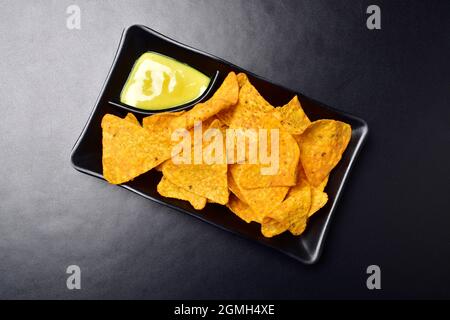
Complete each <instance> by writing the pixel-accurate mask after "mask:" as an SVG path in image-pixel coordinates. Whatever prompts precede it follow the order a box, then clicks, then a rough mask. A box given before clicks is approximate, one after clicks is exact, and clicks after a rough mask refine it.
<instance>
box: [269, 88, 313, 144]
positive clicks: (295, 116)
mask: <svg viewBox="0 0 450 320" xmlns="http://www.w3.org/2000/svg"><path fill="white" fill-rule="evenodd" d="M274 115H275V116H276V117H277V118H278V119H279V120H280V122H281V125H282V126H283V128H285V129H286V130H287V131H288V132H289V133H290V134H293V135H294V134H302V133H303V131H305V129H306V128H307V127H308V126H309V125H310V124H311V121H310V120H309V118H308V116H307V115H306V114H305V112H304V111H303V108H302V106H301V104H300V101H299V100H298V97H297V96H295V97H294V98H292V100H291V101H289V102H288V103H287V104H285V105H284V106H282V107H279V108H275V110H274Z"/></svg>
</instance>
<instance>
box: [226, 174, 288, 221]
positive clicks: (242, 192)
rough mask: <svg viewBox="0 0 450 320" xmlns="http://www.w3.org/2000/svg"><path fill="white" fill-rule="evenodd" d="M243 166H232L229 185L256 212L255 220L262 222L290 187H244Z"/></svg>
mask: <svg viewBox="0 0 450 320" xmlns="http://www.w3.org/2000/svg"><path fill="white" fill-rule="evenodd" d="M241 170H242V167H241V166H230V172H231V174H230V175H229V182H228V183H229V186H230V189H231V191H232V192H233V193H234V194H236V195H237V196H238V197H239V198H240V199H241V200H242V201H244V202H245V203H247V204H248V205H249V206H250V208H251V209H252V210H253V212H254V213H255V214H256V217H255V219H254V221H257V222H261V221H262V219H263V218H264V217H265V216H266V215H268V214H269V213H271V212H272V211H273V210H274V209H275V208H276V207H277V206H278V205H279V204H280V203H281V202H282V201H283V199H284V198H285V196H286V194H287V193H288V191H289V187H270V188H258V189H244V188H242V186H241V185H240V180H241V174H242V171H241Z"/></svg>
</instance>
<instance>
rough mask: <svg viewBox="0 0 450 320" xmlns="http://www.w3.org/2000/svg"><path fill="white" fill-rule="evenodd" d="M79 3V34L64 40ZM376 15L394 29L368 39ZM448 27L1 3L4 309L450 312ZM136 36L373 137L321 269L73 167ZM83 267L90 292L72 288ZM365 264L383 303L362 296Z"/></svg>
mask: <svg viewBox="0 0 450 320" xmlns="http://www.w3.org/2000/svg"><path fill="white" fill-rule="evenodd" d="M425 2H426V3H425ZM70 4H77V5H79V6H80V8H81V27H82V29H81V30H69V29H67V28H66V17H67V14H66V13H65V11H66V8H67V6H68V5H70ZM369 4H378V5H379V6H380V7H381V10H382V30H377V31H370V30H368V29H367V28H366V18H367V16H368V15H367V14H366V13H365V10H366V8H367V6H368V5H369ZM449 12H450V3H449V2H448V1H378V0H377V1H306V0H305V1H292V2H291V1H214V2H212V1H211V2H210V1H126V2H125V1H81V0H79V1H60V0H58V1H12V0H11V1H1V2H0V75H1V81H0V97H1V98H0V99H1V100H0V101H1V107H2V114H1V118H0V150H1V153H0V154H1V156H0V164H1V165H0V177H1V181H0V298H64V299H72V298H428V297H435V298H449V297H450V273H449V270H450V250H449V249H450V231H449V229H450V213H449V204H450V203H449V202H450V201H449V195H448V186H449V176H450V175H449V161H450V157H449V151H448V148H449V142H450V138H449V120H450V112H449V107H450V103H449V102H450V63H449V56H450V43H449V40H450V39H449V36H450V25H449V24H450V23H449V18H448V15H449ZM137 23H139V24H144V25H147V26H149V27H151V28H153V29H155V30H157V31H159V32H161V33H163V34H165V35H167V36H169V37H172V38H174V39H176V40H178V41H180V42H183V43H186V44H188V45H190V46H193V47H196V48H199V49H201V50H203V51H206V52H209V53H212V54H214V55H217V56H219V57H222V58H224V59H226V60H228V61H230V62H232V63H235V64H237V65H239V66H241V67H243V68H245V69H248V70H250V71H253V72H255V73H256V74H259V75H261V76H263V77H266V78H268V79H271V80H272V81H274V82H276V83H280V84H282V85H285V86H287V87H290V88H292V89H295V90H298V91H300V92H303V93H304V94H306V95H308V96H310V97H312V98H315V99H317V100H320V101H322V102H324V103H326V104H328V105H331V106H334V107H336V108H339V109H341V110H344V111H347V112H350V113H353V114H355V115H357V116H360V117H362V118H364V119H365V120H367V122H368V123H369V126H370V130H371V132H370V136H369V139H368V142H367V144H366V146H365V148H364V149H363V152H362V154H361V156H360V158H359V159H358V161H357V164H356V166H355V169H354V171H353V172H352V174H351V176H350V179H349V183H348V185H347V187H346V190H345V192H344V194H343V196H342V201H341V202H340V204H339V207H338V210H337V212H336V214H335V219H334V220H333V223H332V226H331V231H330V233H329V235H328V238H327V241H326V244H325V250H324V253H323V256H322V258H321V259H320V260H319V263H318V264H316V265H313V266H305V265H302V264H300V263H299V262H296V261H294V260H293V259H290V258H288V257H286V256H284V255H282V254H280V253H277V252H275V251H272V250H271V249H268V248H265V247H262V246H260V245H258V244H255V243H252V242H250V241H248V240H244V239H241V238H239V237H237V236H234V235H231V234H228V233H226V232H224V231H221V230H219V229H217V228H215V227H213V226H210V225H207V224H205V223H202V222H200V221H198V220H196V219H192V218H191V217H189V216H186V215H183V214H180V213H177V212H175V211H174V210H171V209H168V208H165V207H162V206H160V205H158V204H155V203H152V202H151V201H148V200H145V199H143V198H141V197H139V196H138V195H136V194H134V193H131V192H129V191H127V190H124V189H121V188H118V187H115V186H112V185H108V184H106V183H104V182H103V181H100V180H98V179H95V178H92V177H89V176H86V175H83V174H81V173H79V172H77V171H75V170H74V169H73V168H72V167H71V166H70V161H69V155H70V151H71V148H72V146H73V144H74V143H75V140H76V139H77V137H78V135H79V133H80V132H81V130H82V128H83V126H84V124H85V122H86V120H87V118H88V116H89V113H90V110H91V108H92V107H93V105H94V102H95V100H96V98H97V95H98V93H99V92H100V89H101V86H102V84H103V81H104V79H105V78H106V75H107V72H108V70H109V67H110V65H111V62H112V60H113V57H114V53H115V51H116V47H117V45H118V42H119V39H120V35H121V32H122V29H123V28H124V27H126V26H128V25H131V24H137ZM71 264H77V265H79V266H80V267H81V270H82V290H79V291H69V290H67V289H66V277H67V275H66V274H65V270H66V267H67V266H68V265H71ZM370 264H377V265H379V266H380V267H381V271H382V290H380V291H369V290H367V288H366V284H365V281H366V277H367V275H366V273H365V270H366V267H367V266H368V265H370Z"/></svg>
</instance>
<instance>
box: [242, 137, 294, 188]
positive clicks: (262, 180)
mask: <svg viewBox="0 0 450 320" xmlns="http://www.w3.org/2000/svg"><path fill="white" fill-rule="evenodd" d="M278 137H279V139H278V141H279V144H278V158H275V159H272V161H271V163H269V164H260V163H258V164H251V163H244V164H235V165H233V166H240V167H242V168H241V170H242V173H241V176H240V183H241V186H242V188H246V189H254V188H268V187H286V186H294V185H295V184H296V182H297V167H298V162H299V158H300V151H299V148H298V145H297V143H296V141H295V139H294V138H293V137H292V136H291V135H290V134H289V133H288V132H286V131H284V130H279V131H278ZM267 141H268V145H269V146H270V138H268V139H267ZM270 152H273V150H270V148H269V153H270ZM275 162H277V165H276V164H275ZM270 168H271V169H272V170H269V169H270ZM263 170H266V171H265V172H264V171H263ZM271 171H273V172H271Z"/></svg>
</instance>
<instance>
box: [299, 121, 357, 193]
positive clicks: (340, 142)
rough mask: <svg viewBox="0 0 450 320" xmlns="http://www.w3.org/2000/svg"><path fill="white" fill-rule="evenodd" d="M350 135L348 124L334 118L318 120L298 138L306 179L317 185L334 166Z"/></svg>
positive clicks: (350, 130)
mask: <svg viewBox="0 0 450 320" xmlns="http://www.w3.org/2000/svg"><path fill="white" fill-rule="evenodd" d="M351 135H352V129H351V127H350V125H348V124H346V123H344V122H341V121H335V120H318V121H315V122H313V123H311V125H310V126H309V127H308V128H307V129H306V130H305V132H303V134H302V135H301V138H300V160H301V163H302V166H303V168H304V169H305V173H306V176H307V178H308V181H309V182H310V183H311V184H312V185H313V186H318V185H319V184H320V183H321V182H322V181H323V180H324V179H325V178H326V177H327V176H328V175H329V174H330V171H331V170H332V169H333V168H334V167H335V166H336V164H337V163H338V162H339V160H340V159H341V157H342V153H343V152H344V151H345V149H346V148H347V145H348V143H349V141H350V138H351Z"/></svg>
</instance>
